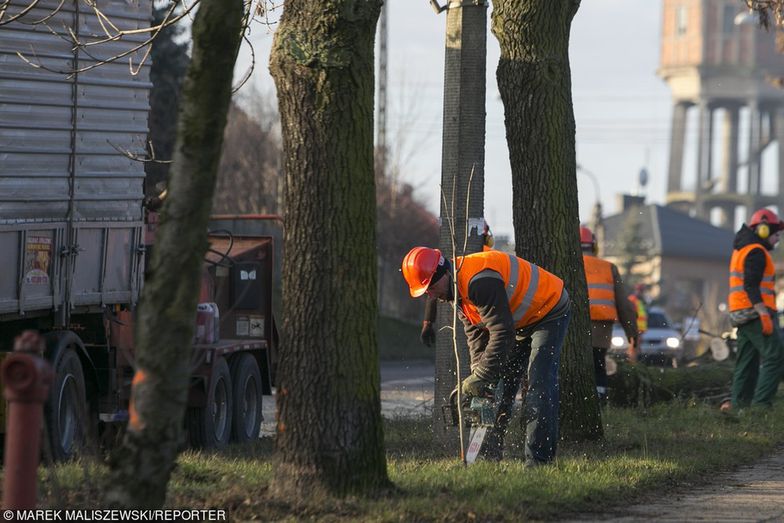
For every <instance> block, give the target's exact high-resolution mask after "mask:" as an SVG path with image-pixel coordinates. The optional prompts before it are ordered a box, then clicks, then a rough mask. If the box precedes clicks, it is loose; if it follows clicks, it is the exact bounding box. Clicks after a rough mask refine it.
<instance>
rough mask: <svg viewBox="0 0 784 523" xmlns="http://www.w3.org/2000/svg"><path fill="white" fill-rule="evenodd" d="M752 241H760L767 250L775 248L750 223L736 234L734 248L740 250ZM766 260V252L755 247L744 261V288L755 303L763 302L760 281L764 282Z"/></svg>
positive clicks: (744, 225)
mask: <svg viewBox="0 0 784 523" xmlns="http://www.w3.org/2000/svg"><path fill="white" fill-rule="evenodd" d="M752 243H758V244H760V245H762V247H764V248H765V249H766V250H769V251H770V250H773V247H771V245H770V244H769V243H768V242H767V241H765V240H763V239H762V238H760V237H759V236H757V233H755V232H754V231H753V230H752V229H751V228H750V227H749V226H748V225H746V224H743V226H742V227H741V228H740V230H739V231H738V232H737V234H735V240H734V241H733V243H732V248H733V249H735V250H738V249H742V248H743V247H746V246H747V245H751V244H752ZM765 261H766V260H765V253H763V252H762V251H761V250H759V249H754V250H752V251H751V252H750V253H748V254H747V255H746V260H745V261H744V262H743V290H744V291H746V294H748V296H749V300H751V303H753V304H754V303H761V302H762V294H761V293H760V283H762V276H763V274H764V272H765Z"/></svg>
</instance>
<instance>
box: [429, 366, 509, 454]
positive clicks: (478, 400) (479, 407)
mask: <svg viewBox="0 0 784 523" xmlns="http://www.w3.org/2000/svg"><path fill="white" fill-rule="evenodd" d="M488 389H489V390H488V392H487V394H486V395H484V396H473V397H468V396H465V395H463V396H462V405H461V406H460V410H461V411H462V414H463V422H464V424H465V426H466V427H467V428H469V429H470V432H469V436H468V449H467V450H466V454H465V456H466V464H468V465H471V464H473V463H474V462H475V461H476V458H477V457H478V456H479V452H480V451H481V450H482V444H483V443H484V441H485V436H486V435H487V431H488V430H489V429H492V428H493V425H495V421H496V418H497V416H498V407H499V406H500V405H501V397H502V396H503V393H504V385H503V381H499V382H498V384H497V385H496V386H495V387H488ZM441 414H442V417H443V420H444V429H446V428H447V427H450V426H451V427H457V426H458V425H460V411H458V405H457V389H455V390H453V391H452V394H450V396H449V404H448V405H443V406H442V407H441Z"/></svg>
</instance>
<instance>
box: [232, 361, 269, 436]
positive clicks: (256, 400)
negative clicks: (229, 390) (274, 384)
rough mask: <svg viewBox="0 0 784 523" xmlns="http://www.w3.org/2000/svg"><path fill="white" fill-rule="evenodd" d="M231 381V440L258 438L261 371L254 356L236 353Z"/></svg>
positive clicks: (261, 395) (260, 415) (260, 417)
mask: <svg viewBox="0 0 784 523" xmlns="http://www.w3.org/2000/svg"><path fill="white" fill-rule="evenodd" d="M231 381H232V383H233V385H234V391H233V392H234V394H233V397H234V415H233V418H232V419H233V423H232V431H231V436H232V441H235V442H237V443H247V442H249V441H253V440H256V439H258V437H259V429H260V428H261V419H262V414H261V400H262V398H263V394H262V390H261V372H259V364H258V363H256V358H254V357H253V356H252V355H250V354H247V353H246V354H238V355H237V356H236V357H235V358H234V359H233V361H232V362H231Z"/></svg>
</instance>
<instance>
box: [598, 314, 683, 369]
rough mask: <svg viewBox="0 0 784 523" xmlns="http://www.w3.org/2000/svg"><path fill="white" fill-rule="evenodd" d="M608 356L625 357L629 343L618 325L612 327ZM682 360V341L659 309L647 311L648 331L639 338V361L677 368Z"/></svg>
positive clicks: (665, 315) (670, 322)
mask: <svg viewBox="0 0 784 523" xmlns="http://www.w3.org/2000/svg"><path fill="white" fill-rule="evenodd" d="M611 343H612V346H611V347H610V351H609V353H610V355H611V356H614V357H621V358H625V357H626V350H627V349H628V348H629V342H628V341H627V339H626V334H625V333H624V332H623V328H622V327H621V325H620V324H618V323H616V324H615V325H614V326H613V333H612V342H611ZM682 358H683V339H682V336H681V333H680V332H678V331H677V330H676V329H675V328H674V327H673V324H672V321H670V318H669V317H668V316H667V313H665V312H664V310H663V309H661V308H660V307H650V308H649V309H648V330H647V331H645V332H644V333H643V334H642V336H640V347H639V361H640V362H641V363H647V364H658V365H672V366H673V367H677V366H678V361H680V360H681V359H682Z"/></svg>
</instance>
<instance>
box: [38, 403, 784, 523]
mask: <svg viewBox="0 0 784 523" xmlns="http://www.w3.org/2000/svg"><path fill="white" fill-rule="evenodd" d="M604 421H605V435H606V439H605V440H604V441H603V442H595V443H587V444H586V443H582V444H562V445H561V447H560V449H559V457H558V459H557V462H556V464H555V465H554V466H551V467H541V468H537V469H525V468H523V466H522V460H521V459H520V458H521V452H522V451H521V449H520V447H519V444H515V443H516V442H519V441H520V437H521V431H520V428H519V424H518V423H517V422H516V421H515V420H513V422H512V427H513V428H512V432H510V434H509V436H508V437H507V449H508V453H507V459H505V460H504V461H503V462H501V463H497V464H496V463H486V462H479V463H477V464H476V465H474V466H471V467H469V468H467V469H466V468H463V467H462V465H461V464H460V463H459V462H458V461H457V459H456V458H454V457H452V456H448V455H445V454H444V451H443V450H441V449H440V448H438V447H436V446H434V445H433V444H431V443H430V442H431V428H430V426H429V420H396V421H391V422H388V423H387V425H386V427H385V429H386V443H387V456H388V470H389V475H390V478H391V479H392V481H393V482H394V483H395V485H396V486H397V487H398V490H397V491H396V492H395V493H393V494H390V495H388V496H386V497H383V498H381V499H365V498H357V497H352V498H349V499H345V500H324V499H319V500H317V501H315V500H307V499H305V500H300V501H299V502H298V503H296V504H288V503H284V502H281V501H277V500H273V499H270V498H269V496H268V494H267V487H268V485H269V482H270V481H271V480H272V478H273V470H272V466H271V464H270V457H271V453H272V446H271V442H270V441H260V442H259V443H258V444H255V445H254V446H251V447H249V448H241V449H240V448H232V449H230V450H229V451H227V452H225V453H222V454H214V453H199V452H186V453H185V454H183V455H182V456H181V457H180V459H179V462H178V467H177V469H176V471H175V474H174V477H173V479H172V482H171V484H170V489H169V498H168V504H169V505H170V506H172V507H183V508H208V507H211V508H227V509H229V511H230V514H231V515H232V518H236V519H239V520H249V519H260V520H291V521H299V520H303V519H315V520H323V521H453V520H457V521H466V520H473V519H478V520H481V521H496V520H498V521H500V520H508V521H520V520H523V519H529V518H533V519H553V518H561V517H565V516H568V515H570V514H571V515H573V514H576V513H585V512H596V511H602V510H606V509H607V508H608V507H610V506H612V505H614V504H615V505H623V504H626V503H628V502H629V501H630V500H634V499H636V498H637V499H639V498H642V497H643V496H644V495H650V494H657V495H665V494H666V493H667V492H668V491H670V490H672V489H674V488H688V486H689V485H691V484H694V483H697V482H701V481H705V480H707V479H709V478H712V477H714V475H715V473H716V472H717V471H720V470H727V469H730V468H732V467H734V466H737V465H739V464H744V463H748V462H749V461H752V460H754V459H757V458H759V457H761V456H763V455H765V454H766V453H769V452H771V451H772V450H773V449H774V448H775V447H776V445H778V444H780V443H782V442H784V402H781V401H780V403H779V404H778V405H777V406H776V407H775V408H774V409H772V410H770V411H756V412H748V413H745V414H742V415H740V416H735V417H727V416H723V415H721V414H720V413H718V412H717V411H716V409H715V407H710V406H706V405H703V404H693V403H687V402H683V403H672V404H662V405H657V406H655V407H654V408H652V409H650V410H648V411H642V410H631V409H609V410H608V411H606V412H605V416H604ZM439 430H440V428H439ZM41 475H42V480H43V481H42V489H41V494H42V497H43V498H44V503H45V504H46V505H51V506H56V507H61V506H64V504H67V505H68V506H70V507H74V508H76V507H94V506H95V500H96V499H99V495H100V494H99V493H100V489H99V488H98V485H99V484H100V482H101V480H102V479H103V477H104V475H105V469H104V468H102V467H99V466H95V465H89V466H85V465H84V464H69V465H63V466H58V467H56V468H55V469H54V470H44V471H42V473H41ZM53 475H54V476H55V477H56V483H57V484H58V486H57V487H56V488H53V485H54V483H55V482H53V479H52V476H53Z"/></svg>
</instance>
